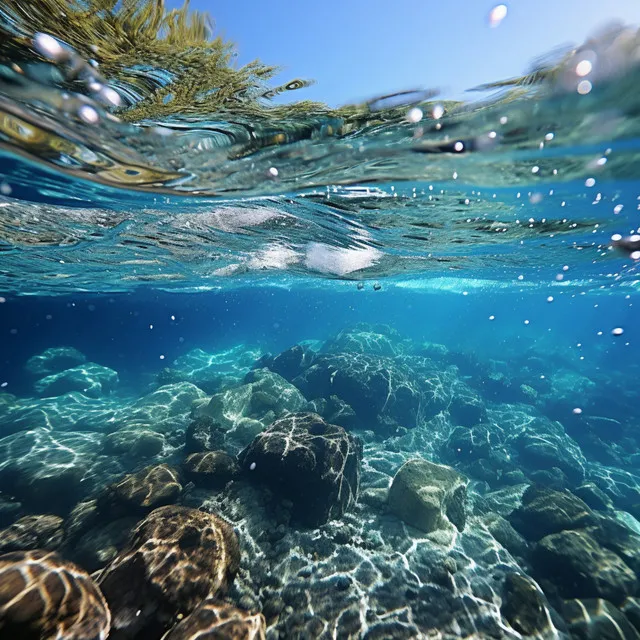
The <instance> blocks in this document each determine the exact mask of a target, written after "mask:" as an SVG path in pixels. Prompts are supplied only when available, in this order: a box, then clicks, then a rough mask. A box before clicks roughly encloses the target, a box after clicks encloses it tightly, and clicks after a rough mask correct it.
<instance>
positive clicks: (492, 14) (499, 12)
mask: <svg viewBox="0 0 640 640" xmlns="http://www.w3.org/2000/svg"><path fill="white" fill-rule="evenodd" d="M507 13H509V9H508V8H507V5H506V4H497V5H496V6H495V7H493V9H491V11H489V26H490V27H491V28H492V29H495V28H496V27H499V26H500V24H501V23H502V21H503V20H504V19H505V18H506V17H507Z"/></svg>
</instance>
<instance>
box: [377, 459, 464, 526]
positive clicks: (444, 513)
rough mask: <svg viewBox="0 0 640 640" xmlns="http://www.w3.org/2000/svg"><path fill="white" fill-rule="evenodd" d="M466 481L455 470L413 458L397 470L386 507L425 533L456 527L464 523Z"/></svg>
mask: <svg viewBox="0 0 640 640" xmlns="http://www.w3.org/2000/svg"><path fill="white" fill-rule="evenodd" d="M468 482H469V481H468V480H467V479H466V478H465V477H464V476H462V475H461V474H459V473H458V472H457V471H456V470H455V469H452V468H451V467H447V466H444V465H440V464H435V463H433V462H429V461H428V460H423V459H422V458H414V459H412V460H409V461H408V462H405V464H404V465H402V467H400V469H399V470H398V472H397V473H396V475H395V477H394V478H393V482H392V483H391V488H390V489H389V498H388V501H389V509H390V510H391V512H392V513H394V514H395V515H397V516H398V517H399V518H400V519H401V520H403V521H404V522H406V523H407V524H409V525H411V526H412V527H415V528H416V529H420V530H422V531H425V532H427V533H430V532H432V531H435V530H436V529H442V528H446V527H447V525H448V523H451V524H453V525H455V526H456V528H458V529H459V530H462V529H464V525H465V522H466V514H465V502H466V498H467V484H468Z"/></svg>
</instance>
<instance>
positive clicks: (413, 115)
mask: <svg viewBox="0 0 640 640" xmlns="http://www.w3.org/2000/svg"><path fill="white" fill-rule="evenodd" d="M423 115H424V114H423V113H422V109H418V107H413V109H409V111H408V113H407V120H408V121H409V122H412V123H413V124H417V123H418V122H420V120H422V116H423Z"/></svg>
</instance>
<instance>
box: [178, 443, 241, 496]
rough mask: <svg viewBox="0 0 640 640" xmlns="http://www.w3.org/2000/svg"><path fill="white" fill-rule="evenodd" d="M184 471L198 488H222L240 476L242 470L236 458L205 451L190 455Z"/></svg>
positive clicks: (221, 453) (219, 452) (222, 453)
mask: <svg viewBox="0 0 640 640" xmlns="http://www.w3.org/2000/svg"><path fill="white" fill-rule="evenodd" d="M182 470H183V472H184V474H185V476H186V477H187V479H188V480H191V482H193V483H194V484H195V485H197V486H204V487H211V488H221V487H224V485H225V484H227V482H229V480H233V478H235V477H236V476H237V475H238V473H239V471H240V468H239V467H238V463H237V462H236V460H235V458H232V457H231V456H230V455H228V454H227V453H225V452H224V451H203V452H201V453H192V454H190V455H188V456H187V457H186V458H185V460H184V462H183V463H182Z"/></svg>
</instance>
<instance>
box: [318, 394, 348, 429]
mask: <svg viewBox="0 0 640 640" xmlns="http://www.w3.org/2000/svg"><path fill="white" fill-rule="evenodd" d="M309 411H313V413H317V414H318V415H320V416H322V418H323V420H325V422H329V423H330V424H337V425H338V426H340V427H344V428H345V429H347V430H349V429H354V428H355V427H356V426H357V422H358V418H357V416H356V412H355V411H354V410H353V409H352V408H351V406H349V405H348V404H347V403H346V402H345V401H344V400H342V399H341V398H338V396H334V395H332V396H329V397H328V398H316V399H315V400H312V401H311V402H310V403H309Z"/></svg>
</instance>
